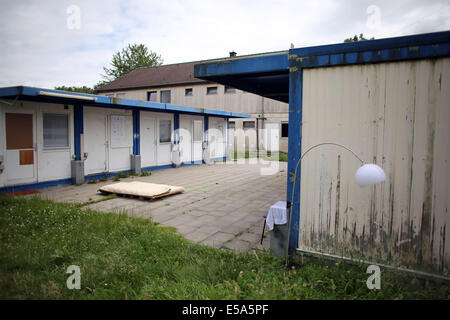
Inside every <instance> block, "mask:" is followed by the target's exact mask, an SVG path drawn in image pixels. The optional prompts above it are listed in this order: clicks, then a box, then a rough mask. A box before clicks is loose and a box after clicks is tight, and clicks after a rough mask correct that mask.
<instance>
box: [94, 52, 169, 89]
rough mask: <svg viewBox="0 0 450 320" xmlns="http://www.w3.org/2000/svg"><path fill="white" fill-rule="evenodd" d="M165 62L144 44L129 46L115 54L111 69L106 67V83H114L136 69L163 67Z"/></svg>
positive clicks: (104, 76)
mask: <svg viewBox="0 0 450 320" xmlns="http://www.w3.org/2000/svg"><path fill="white" fill-rule="evenodd" d="M162 62H163V60H162V59H161V56H160V55H158V54H157V53H155V52H153V51H150V50H148V48H147V47H146V46H145V45H144V44H129V45H128V46H127V47H126V48H123V49H122V50H121V51H118V52H116V53H114V55H113V57H112V61H111V68H106V67H104V68H103V70H104V72H105V75H103V78H104V79H105V80H106V81H113V80H115V79H117V78H119V77H121V76H123V75H124V74H127V73H129V72H131V71H133V70H134V69H137V68H142V67H153V66H159V65H161V64H162Z"/></svg>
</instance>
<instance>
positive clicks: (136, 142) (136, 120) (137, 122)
mask: <svg viewBox="0 0 450 320" xmlns="http://www.w3.org/2000/svg"><path fill="white" fill-rule="evenodd" d="M133 154H134V155H140V154H141V118H140V111H139V109H133Z"/></svg>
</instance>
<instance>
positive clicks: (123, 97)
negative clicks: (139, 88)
mask: <svg viewBox="0 0 450 320" xmlns="http://www.w3.org/2000/svg"><path fill="white" fill-rule="evenodd" d="M116 98H119V99H125V93H118V94H116Z"/></svg>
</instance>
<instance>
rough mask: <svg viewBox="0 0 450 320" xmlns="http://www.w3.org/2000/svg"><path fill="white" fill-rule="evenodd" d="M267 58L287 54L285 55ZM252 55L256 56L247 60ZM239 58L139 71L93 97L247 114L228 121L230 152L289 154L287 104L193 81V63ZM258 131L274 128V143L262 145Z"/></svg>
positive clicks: (223, 86) (113, 83)
mask: <svg viewBox="0 0 450 320" xmlns="http://www.w3.org/2000/svg"><path fill="white" fill-rule="evenodd" d="M268 54H286V52H284V51H281V52H272V53H268ZM263 55H267V54H263ZM252 56H258V55H250V56H245V57H246V58H247V57H252ZM242 57H244V56H238V57H237V56H236V54H235V53H234V52H230V57H229V58H221V59H213V60H203V61H194V62H186V63H177V64H168V65H162V66H157V67H147V68H139V69H136V70H133V71H131V72H129V73H128V74H126V75H124V76H122V77H120V78H118V79H116V80H115V81H112V82H110V83H108V84H105V85H103V86H101V87H99V88H97V90H96V94H99V95H105V96H109V97H115V98H119V99H133V100H143V101H154V102H160V103H171V104H175V105H181V106H188V107H195V108H205V109H213V110H222V111H231V112H238V113H246V114H250V115H251V116H252V117H251V118H250V119H234V120H232V121H230V131H229V134H230V137H229V139H230V147H231V148H232V150H238V151H244V150H246V148H248V150H250V151H256V150H257V145H259V149H260V150H261V151H262V150H266V149H269V150H270V149H272V150H271V151H276V150H277V149H278V148H279V150H280V151H283V152H287V149H288V119H289V105H288V103H285V102H280V101H277V100H273V99H270V98H265V97H261V96H258V95H256V94H253V93H249V92H246V91H242V90H238V89H235V88H233V87H229V86H225V85H221V84H217V83H214V82H209V81H205V80H201V79H197V78H195V77H194V65H195V64H198V63H202V62H213V61H226V60H230V59H240V58H242ZM257 129H260V130H257ZM261 129H272V130H273V129H277V131H276V132H277V134H276V137H278V139H277V140H278V142H275V143H274V142H272V143H271V144H270V142H267V141H265V140H266V139H265V133H264V131H262V130H261ZM274 132H275V131H274ZM268 143H269V145H268ZM235 145H236V149H234V148H235ZM271 145H272V146H271Z"/></svg>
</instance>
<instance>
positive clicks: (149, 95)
mask: <svg viewBox="0 0 450 320" xmlns="http://www.w3.org/2000/svg"><path fill="white" fill-rule="evenodd" d="M152 93H154V94H155V100H150V98H151V94H152ZM147 101H149V102H158V91H157V90H155V91H147Z"/></svg>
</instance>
